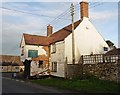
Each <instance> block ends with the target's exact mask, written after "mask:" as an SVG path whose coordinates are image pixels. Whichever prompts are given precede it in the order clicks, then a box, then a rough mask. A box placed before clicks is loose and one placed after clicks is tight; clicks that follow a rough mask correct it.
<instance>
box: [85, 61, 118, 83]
mask: <svg viewBox="0 0 120 95" xmlns="http://www.w3.org/2000/svg"><path fill="white" fill-rule="evenodd" d="M83 74H86V75H93V76H96V77H97V78H99V79H102V80H110V81H117V82H118V81H120V60H119V61H117V62H111V63H96V64H84V65H83Z"/></svg>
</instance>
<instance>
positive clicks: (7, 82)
mask: <svg viewBox="0 0 120 95" xmlns="http://www.w3.org/2000/svg"><path fill="white" fill-rule="evenodd" d="M2 93H3V94H4V93H24V94H25V93H61V94H60V95H69V94H70V93H73V94H74V93H78V92H75V91H69V90H62V89H57V88H53V87H48V86H41V85H37V84H33V83H31V82H26V81H23V80H18V79H11V78H5V77H3V78H2ZM65 93H66V94H65ZM79 95H83V94H79Z"/></svg>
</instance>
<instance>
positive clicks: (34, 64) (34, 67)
mask: <svg viewBox="0 0 120 95" xmlns="http://www.w3.org/2000/svg"><path fill="white" fill-rule="evenodd" d="M22 46H24V55H23V56H21V60H22V61H25V59H27V60H31V57H28V50H38V55H45V56H47V52H46V51H45V50H44V49H43V46H36V45H25V40H24V37H23V38H22V43H21V47H20V52H22ZM46 65H47V64H46ZM45 67H47V66H45ZM47 69H48V68H43V69H42V68H38V61H31V69H30V75H31V76H33V75H35V74H38V73H40V72H43V71H45V70H47Z"/></svg>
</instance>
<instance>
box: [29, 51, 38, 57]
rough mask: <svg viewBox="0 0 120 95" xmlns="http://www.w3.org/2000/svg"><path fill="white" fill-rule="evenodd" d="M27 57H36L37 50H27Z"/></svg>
mask: <svg viewBox="0 0 120 95" xmlns="http://www.w3.org/2000/svg"><path fill="white" fill-rule="evenodd" d="M28 57H32V58H36V57H38V50H28Z"/></svg>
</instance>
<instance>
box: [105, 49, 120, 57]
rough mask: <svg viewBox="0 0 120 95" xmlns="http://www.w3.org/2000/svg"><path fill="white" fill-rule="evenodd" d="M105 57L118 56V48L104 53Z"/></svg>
mask: <svg viewBox="0 0 120 95" xmlns="http://www.w3.org/2000/svg"><path fill="white" fill-rule="evenodd" d="M106 55H120V48H117V49H116V48H115V49H112V50H110V51H108V52H107V53H106Z"/></svg>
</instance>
